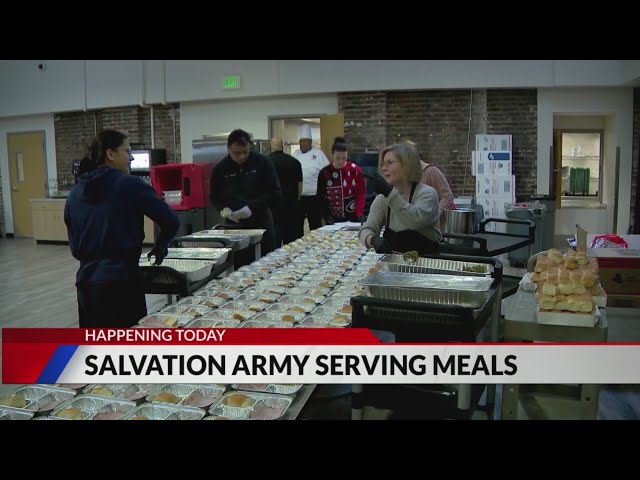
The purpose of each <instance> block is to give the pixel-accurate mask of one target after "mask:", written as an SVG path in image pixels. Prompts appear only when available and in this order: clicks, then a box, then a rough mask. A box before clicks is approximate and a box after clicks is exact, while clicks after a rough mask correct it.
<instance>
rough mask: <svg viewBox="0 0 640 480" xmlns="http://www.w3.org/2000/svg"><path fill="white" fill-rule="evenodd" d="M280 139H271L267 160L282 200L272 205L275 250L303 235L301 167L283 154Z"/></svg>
mask: <svg viewBox="0 0 640 480" xmlns="http://www.w3.org/2000/svg"><path fill="white" fill-rule="evenodd" d="M283 149H284V144H283V142H282V139H281V138H279V137H275V138H272V139H271V153H270V154H269V158H270V159H271V161H272V162H273V166H274V167H275V169H276V173H277V174H278V180H279V181H280V188H281V189H282V199H281V200H279V201H277V202H275V203H274V205H273V220H274V222H275V234H276V248H279V247H280V246H281V245H282V244H285V245H286V244H287V243H290V242H293V241H294V240H296V239H298V238H301V237H302V235H303V234H304V232H303V229H302V226H303V221H302V218H301V215H302V211H301V209H300V195H302V166H301V165H300V162H299V161H298V160H297V159H296V158H294V157H292V156H291V155H288V154H286V153H284V152H283V151H282V150H283Z"/></svg>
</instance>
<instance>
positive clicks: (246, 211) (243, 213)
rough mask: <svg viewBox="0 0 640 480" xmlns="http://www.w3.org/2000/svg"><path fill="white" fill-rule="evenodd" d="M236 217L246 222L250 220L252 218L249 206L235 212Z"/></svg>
mask: <svg viewBox="0 0 640 480" xmlns="http://www.w3.org/2000/svg"><path fill="white" fill-rule="evenodd" d="M233 213H234V214H235V215H236V218H238V219H240V220H244V219H246V218H249V217H250V216H251V213H252V212H251V209H250V208H249V207H247V206H244V207H242V208H241V209H240V210H236V211H235V212H233Z"/></svg>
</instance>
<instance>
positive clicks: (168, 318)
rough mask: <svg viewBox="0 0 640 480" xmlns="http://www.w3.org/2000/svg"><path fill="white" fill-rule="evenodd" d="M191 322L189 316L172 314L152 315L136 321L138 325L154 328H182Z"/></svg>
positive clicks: (191, 318)
mask: <svg viewBox="0 0 640 480" xmlns="http://www.w3.org/2000/svg"><path fill="white" fill-rule="evenodd" d="M191 320H193V316H191V315H176V314H173V313H152V314H151V315H147V316H146V317H144V318H142V319H140V320H139V321H138V325H143V326H145V327H154V328H177V327H184V326H185V325H186V324H187V323H189V322H190V321H191Z"/></svg>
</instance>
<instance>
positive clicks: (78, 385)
mask: <svg viewBox="0 0 640 480" xmlns="http://www.w3.org/2000/svg"><path fill="white" fill-rule="evenodd" d="M86 386H87V384H86V383H56V384H55V385H54V387H60V388H67V389H69V390H75V391H76V392H77V393H80V392H81V391H82V389H83V388H84V387H86Z"/></svg>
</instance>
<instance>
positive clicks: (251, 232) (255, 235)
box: [214, 228, 266, 245]
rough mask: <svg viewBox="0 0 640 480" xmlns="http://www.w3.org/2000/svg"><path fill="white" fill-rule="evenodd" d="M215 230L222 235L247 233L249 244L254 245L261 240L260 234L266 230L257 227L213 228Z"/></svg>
mask: <svg viewBox="0 0 640 480" xmlns="http://www.w3.org/2000/svg"><path fill="white" fill-rule="evenodd" d="M214 231H215V232H220V233H222V235H242V236H245V235H248V236H249V237H250V239H251V240H250V241H249V244H250V245H255V244H256V243H259V242H261V241H262V236H263V235H264V232H266V230H262V229H259V228H256V229H248V228H247V229H237V230H231V229H224V230H214Z"/></svg>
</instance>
